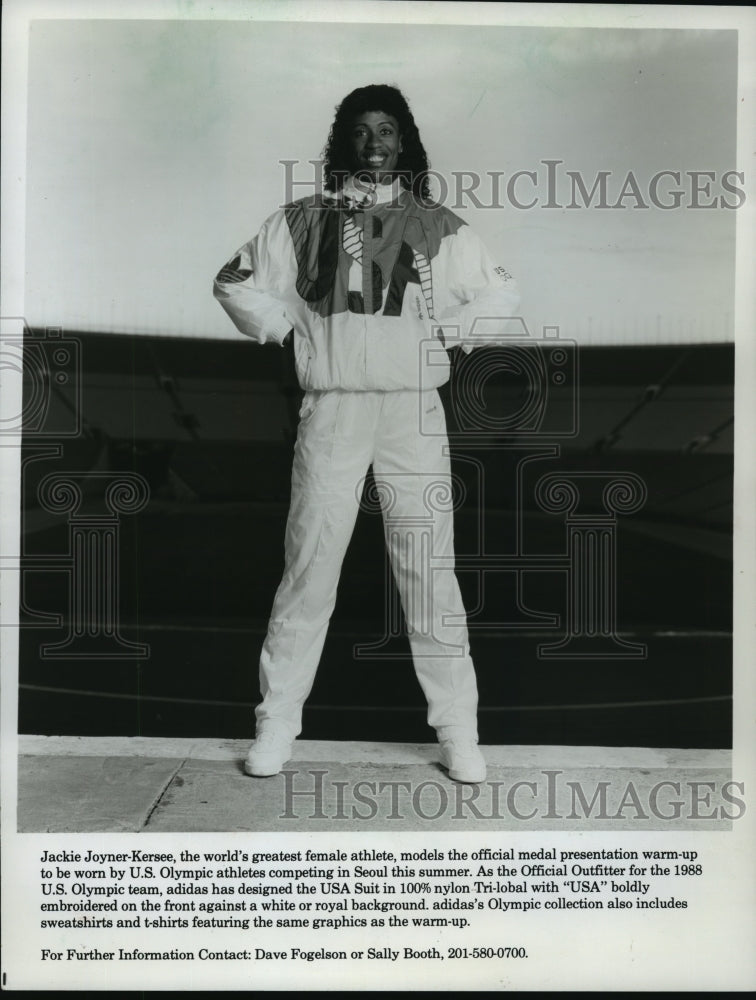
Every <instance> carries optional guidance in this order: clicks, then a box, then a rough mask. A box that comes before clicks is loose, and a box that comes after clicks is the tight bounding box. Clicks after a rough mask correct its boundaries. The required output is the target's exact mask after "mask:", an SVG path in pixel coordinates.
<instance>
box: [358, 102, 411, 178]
mask: <svg viewBox="0 0 756 1000" xmlns="http://www.w3.org/2000/svg"><path fill="white" fill-rule="evenodd" d="M350 142H351V146H352V154H353V158H354V169H355V172H356V171H360V172H361V173H368V174H370V175H371V177H372V178H373V180H374V181H376V182H379V183H381V184H388V183H390V182H391V181H392V180H393V176H392V175H393V171H395V170H396V168H397V164H398V162H399V154H400V153H401V151H402V137H401V135H400V134H399V124H398V122H397V120H396V118H394V117H393V116H392V115H388V114H386V113H385V112H383V111H366V112H365V114H363V115H358V116H357V117H356V118H355V119H354V122H353V123H352V129H351V132H350Z"/></svg>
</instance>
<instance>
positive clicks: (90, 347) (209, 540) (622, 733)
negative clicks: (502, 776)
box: [19, 333, 734, 747]
mask: <svg viewBox="0 0 756 1000" xmlns="http://www.w3.org/2000/svg"><path fill="white" fill-rule="evenodd" d="M65 340H66V342H67V343H68V344H69V345H73V347H72V351H73V357H74V361H75V364H74V365H73V366H71V365H70V364H69V366H68V368H67V369H66V370H65V371H64V372H63V373H62V375H61V371H60V370H59V368H60V365H59V362H58V361H56V355H55V354H54V348H55V343H53V344H52V346H51V342H50V340H49V338H48V339H47V340H45V338H44V337H42V338H41V339H40V338H37V339H36V340H32V341H31V348H30V349H33V350H34V351H36V357H37V359H38V360H39V359H43V361H44V363H40V364H37V365H36V375H35V366H34V365H27V379H26V382H25V387H26V408H25V419H26V434H25V439H24V440H25V447H24V463H23V464H24V468H23V476H22V507H23V524H22V534H23V539H22V546H23V548H22V553H23V558H22V595H23V597H22V612H21V621H22V626H24V627H22V631H21V644H20V680H21V690H20V697H19V731H20V732H22V733H40V734H65V735H142V736H214V737H224V738H242V737H248V736H251V735H252V734H253V732H254V726H253V717H252V709H253V706H254V704H255V703H256V702H257V700H259V690H258V685H257V659H258V656H259V651H260V647H261V644H262V641H263V638H264V634H265V625H266V621H267V617H268V614H269V611H270V607H271V605H272V601H273V595H274V592H275V589H276V586H277V585H278V582H279V579H280V574H281V569H282V566H283V533H284V525H285V519H286V513H287V507H288V494H289V475H290V466H291V452H292V447H293V440H294V434H295V431H296V415H297V412H298V408H299V401H300V398H301V392H300V390H299V389H298V387H297V385H296V381H295V379H294V375H293V363H292V357H291V354H290V352H289V351H288V350H283V351H282V350H281V349H279V348H273V347H272V348H268V347H263V348H261V347H259V346H256V345H251V344H249V343H247V342H237V341H226V342H219V341H217V340H212V341H210V340H208V341H200V340H178V339H175V338H162V339H161V338H157V337H148V336H126V335H124V336H113V335H107V336H104V335H102V336H101V335H96V334H84V333H81V334H66V338H65ZM56 343H57V342H56ZM58 346H59V345H58ZM57 357H58V359H59V358H60V356H59V355H58V356H57ZM471 357H472V358H474V357H475V355H472V356H471ZM573 362H574V368H573V367H571V368H570V372H571V373H572V372H574V374H570V375H569V377H568V380H567V384H565V385H563V386H562V387H561V388H558V389H557V388H555V387H553V386H548V387H546V390H545V395H544V396H543V399H542V403H541V407H542V411H543V412H542V416H543V422H542V429H541V433H540V434H536V433H528V434H525V433H520V434H517V433H515V434H507V435H502V436H500V437H495V438H494V440H493V446H491V442H490V441H489V446H488V447H477V446H475V445H474V443H473V441H472V438H471V437H470V435H469V433H468V434H467V435H461V436H460V435H457V434H455V433H454V432H455V431H456V430H457V429H458V422H457V414H458V411H457V409H455V399H454V395H453V394H454V392H455V391H457V388H458V386H459V385H460V379H461V378H462V377H463V375H464V372H463V371H457V372H455V373H454V374H453V377H452V383H451V384H450V385H449V386H446V387H444V389H443V390H442V396H443V398H444V403H445V406H446V410H447V417H448V421H449V429H450V432H452V455H453V472H454V474H455V475H456V476H457V477H459V479H460V481H461V482H463V483H464V486H465V490H466V494H467V496H466V498H465V499H464V502H463V503H462V504H461V506H460V507H459V508H458V510H457V513H456V536H457V540H456V550H457V554H458V556H461V555H464V554H465V553H470V552H473V551H474V546H475V544H476V531H477V525H478V510H479V507H482V509H483V511H484V515H485V525H486V527H485V545H486V551H487V552H489V553H511V552H512V551H514V546H515V545H516V526H517V506H518V504H517V498H516V494H515V488H514V484H515V481H516V469H517V466H518V463H519V462H520V461H521V460H522V459H523V458H524V457H525V456H527V455H532V454H533V449H534V448H538V447H540V448H547V446H549V445H551V446H556V445H558V449H557V448H555V447H554V448H553V450H552V453H551V454H548V451H544V452H543V455H542V457H541V459H540V460H539V461H536V462H534V463H532V464H531V465H529V466H528V467H527V471H526V473H525V474H524V477H523V485H524V491H523V497H522V503H521V504H520V506H521V508H522V538H523V542H524V550H525V551H526V552H527V554H528V555H534V554H540V555H542V556H544V557H545V558H546V562H547V563H548V557H549V556H555V555H559V554H563V553H564V552H565V545H566V534H565V532H566V528H565V519H564V515H562V514H553V513H552V514H549V513H544V512H543V511H542V510H541V509H540V508H539V507H538V505H537V504H536V502H535V500H534V499H533V487H534V484H535V480H536V479H537V478H538V477H539V476H540V475H543V474H544V473H550V472H559V471H562V472H573V473H574V472H578V471H581V470H582V471H592V472H599V473H607V474H610V473H612V472H631V473H634V474H635V475H636V476H639V477H640V478H641V479H642V480H643V481H644V482H645V484H646V487H647V491H648V497H647V500H646V502H645V504H644V506H643V507H642V508H641V509H640V510H638V511H637V512H635V513H632V514H629V515H627V516H623V515H620V516H619V518H618V520H617V528H616V531H617V558H616V587H617V589H616V621H617V630H618V633H619V634H620V636H621V637H622V638H623V639H625V640H626V641H628V642H635V643H644V644H645V645H646V656H645V658H640V659H617V658H588V657H580V658H572V659H545V658H543V657H542V656H539V653H538V649H539V646H541V645H543V644H548V643H555V642H558V641H559V640H560V638H561V637H562V636H563V635H564V619H565V610H566V600H567V597H566V592H567V577H566V574H565V572H563V571H562V570H559V569H556V570H554V569H551V570H548V569H547V570H546V571H535V570H533V571H527V572H523V573H522V574H521V585H522V590H521V593H520V599H521V601H524V604H525V605H526V606H527V608H528V609H529V610H530V611H531V612H532V614H531V615H528V614H526V613H524V612H523V611H522V609H520V610H518V606H517V592H516V587H515V574H514V573H513V572H511V571H510V572H499V573H489V574H487V575H486V587H485V595H484V599H483V602H482V607H481V610H480V612H479V613H477V614H473V615H471V618H470V626H471V628H470V640H471V647H472V653H473V657H474V660H475V663H476V668H477V672H478V681H479V689H480V736H481V742H483V743H497V744H507V743H514V744H586V745H613V746H620V745H632V746H667V747H672V746H678V747H729V746H730V745H731V737H732V729H731V700H730V696H731V691H732V640H731V633H732V473H733V435H732V413H733V391H732V386H733V366H734V348H733V347H732V345H716V346H714V345H701V346H676V347H667V346H663V347H637V346H635V347H613V348H607V347H595V348H581V349H580V350H579V353H578V352H575V354H574V356H571V365H572V363H573ZM464 363H468V364H469V363H470V361H469V360H467V361H466V362H465V361H462V360H460V362H459V364H464ZM56 366H58V367H56ZM64 367H65V366H64ZM40 372H41V373H42V374H41V375H40ZM56 373H57V374H56ZM57 375H61V379H60V381H58V379H57ZM63 376H65V377H63ZM35 378H36V379H37V382H36V383H35V381H34V380H35ZM40 378H41V380H42V381H41V382H40ZM77 392H80V399H77ZM527 392H528V386H527V385H526V384H525V381H524V380H523V377H522V373H521V372H520V373H518V372H517V371H514V370H512V371H510V372H509V373H500V374H499V375H497V376H494V377H493V378H492V379H491V380H490V381H489V382H487V383H486V385H485V406H486V407H487V412H488V413H489V414H490V415H491V416H492V417H494V418H497V417H498V418H500V419H502V420H503V419H504V418H506V415H507V414H516V413H517V412H519V411H520V410H521V409H522V407H523V406H524V405H525V403H526V402H527V400H526V397H527ZM38 398H42V399H43V405H42V406H41V407H40V406H38V405H36V403H35V402H34V401H35V400H38ZM573 401H576V403H577V406H578V413H579V424H578V427H577V433H576V434H575V435H574V436H572V437H566V438H560V437H559V436H558V432H559V429H560V428H562V429H563V428H565V427H566V426H569V414H570V412H571V406H572V403H573ZM30 403H34V405H33V406H31V407H30ZM523 412H524V411H523ZM78 416H81V417H82V419H81V421H80V423H79V424H77V419H78ZM515 424H516V420H515V421H514V424H513V425H512V426H515ZM515 429H516V427H515ZM528 430H530V431H532V428H528ZM471 457H472V458H473V459H474V462H471V461H470V459H471ZM475 463H477V464H475ZM481 469H482V470H483V471H482V475H483V477H484V482H485V489H484V490H483V491H481V489H480V486H479V482H480V475H481V473H480V470H481ZM127 471H133V472H137V473H139V474H140V475H141V476H143V477H144V478H145V480H146V481H147V482H148V484H149V501H148V502H147V503H146V505H145V506H144V507H143V508H142V509H141V510H140V511H139V512H137V513H135V514H131V515H122V516H121V517H120V519H119V521H118V528H117V531H118V533H119V536H118V555H117V558H116V561H117V574H116V575H117V579H118V582H119V593H118V595H117V601H116V604H117V621H116V622H114V623H111V624H112V625H113V627H114V628H115V630H116V631H117V632H118V634H119V635H120V636H121V637H122V638H123V639H124V640H128V641H132V642H142V643H147V644H148V645H149V656H147V657H142V658H140V657H136V656H134V655H129V652H128V650H124V649H122V650H121V651H122V658H119V659H111V658H109V657H108V656H102V655H99V656H98V655H93V656H84V655H80V653H81V651H83V650H89V651H91V650H92V649H95V647H96V643H93V642H89V643H88V644H87V642H86V641H84V642H83V643H81V642H79V644H78V646H77V647H76V648H73V647H72V651H71V655H70V657H68V658H49V657H48V656H47V655H46V654H45V652H44V647H45V646H46V645H48V644H54V643H60V642H61V641H63V640H64V639H65V638H66V636H67V635H68V634H69V633H70V631H71V628H72V627H73V626H72V621H71V618H72V615H73V614H74V611H75V609H73V608H72V607H71V593H72V588H73V584H72V581H71V579H70V574H69V573H68V571H67V570H66V563H65V558H66V556H67V555H70V545H71V544H72V542H71V537H70V534H69V532H70V530H71V529H70V524H71V521H70V518H69V517H68V515H67V514H65V513H51V512H50V511H49V510H46V509H45V508H44V506H43V505H42V504H41V503H40V498H39V495H38V492H37V490H38V485H39V483H40V482H41V480H42V479H43V478H44V477H45V476H46V475H48V474H50V473H60V472H70V474H71V476H72V477H73V478H75V479H77V480H78V481H79V482H80V483H81V484H82V487H83V489H84V494H85V501H84V503H83V504H82V507H81V509H80V510H79V512H78V514H79V516H86V515H90V516H98V515H102V514H103V512H104V511H105V507H104V505H103V503H102V483H103V482H104V479H102V477H99V478H98V477H97V476H93V475H91V474H92V473H94V472H97V473H108V472H127ZM600 512H601V511H600V505H597V506H596V507H595V511H594V513H597V514H598V513H600ZM588 513H590V510H589V511H588ZM56 557H62V559H60V558H59V560H58V562H56V561H55V560H56ZM385 566H386V563H385V554H384V549H383V537H382V525H381V518H380V515H377V514H370V513H368V512H367V511H362V512H361V513H360V516H359V518H358V523H357V528H356V531H355V534H354V538H353V540H352V544H351V547H350V549H349V552H348V554H347V558H346V561H345V564H344V570H343V573H342V578H341V584H340V589H339V596H338V601H337V606H336V610H335V613H334V616H333V620H332V624H331V629H330V632H329V636H328V639H327V641H326V646H325V650H324V654H323V658H322V661H321V666H320V670H319V673H318V677H317V680H316V683H315V687H314V689H313V692H312V694H311V696H310V699H309V701H308V703H307V706H306V708H305V715H304V730H303V734H302V735H303V737H304V738H314V739H329V738H336V739H376V740H397V741H405V740H407V741H428V740H430V739H432V738H433V734H432V732H431V730H429V728H428V727H427V724H426V722H425V703H424V699H423V696H422V693H421V691H420V689H419V686H418V684H417V681H416V679H415V676H414V672H413V670H412V665H411V661H410V659H409V657H408V645H407V642H406V639H405V638H404V637H403V636H401V637H397V638H394V639H392V640H391V642H390V644H389V645H388V646H387V647H386V648H385V649H383V650H382V652H384V653H388V654H389V656H388V657H386V656H384V657H383V658H381V659H374V658H368V659H365V658H356V657H355V654H354V647H355V645H356V644H367V643H370V642H376V641H377V640H379V639H380V638H381V636H382V634H383V623H384V619H385V606H386V596H385V593H384V591H385V582H384V581H385ZM459 580H460V586H461V587H462V591H463V596H464V598H465V603H466V605H467V607H468V608H472V607H474V606H475V605H476V603H477V602H478V598H479V596H480V594H479V588H478V584H477V579H476V575H475V574H474V573H471V572H460V574H459ZM43 614H47V615H59V616H61V617H60V620H59V622H58V624H50V623H49V622H48V624H47V626H46V627H41V621H40V616H41V615H43ZM549 615H550V616H551V619H550V621H551V623H549V621H548V620H546V621H544V616H549ZM94 616H95V617H96V614H95V615H94ZM539 616H540V619H539ZM491 622H498V623H499V625H498V626H497V627H496V628H491V627H490V623H491ZM86 624H87V623H86V622H85V623H84V630H85V631H86ZM90 624H91V623H90ZM100 624H102V623H100ZM486 624H488V625H489V627H482V626H484V625H486ZM95 631H97V625H96V624H95ZM77 650H78V652H77Z"/></svg>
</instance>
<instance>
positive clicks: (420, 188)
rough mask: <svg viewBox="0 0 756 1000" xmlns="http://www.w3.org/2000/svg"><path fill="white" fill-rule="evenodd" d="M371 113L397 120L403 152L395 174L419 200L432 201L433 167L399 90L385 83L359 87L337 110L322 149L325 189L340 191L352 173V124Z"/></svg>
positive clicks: (407, 105)
mask: <svg viewBox="0 0 756 1000" xmlns="http://www.w3.org/2000/svg"><path fill="white" fill-rule="evenodd" d="M368 111H383V112H384V114H388V115H391V116H392V117H393V118H396V121H397V123H398V125H399V133H400V135H401V137H402V152H401V153H400V154H399V162H398V164H397V171H396V173H397V175H398V176H399V177H400V178H401V181H402V183H403V184H404V186H405V187H406V188H408V189H409V190H410V191H412V192H413V194H414V195H415V196H416V197H418V198H420V199H422V200H423V201H430V200H431V198H430V185H429V183H428V175H427V174H428V169H429V166H430V164H429V162H428V156H427V154H426V152H425V149H424V148H423V144H422V142H421V141H420V133H419V132H418V130H417V125H415V119H414V118H413V117H412V112H411V111H410V108H409V104H408V103H407V100H406V98H405V97H404V94H402V92H401V90H399V89H398V87H391V86H389V85H388V84H382V83H375V84H371V85H370V86H368V87H358V88H357V90H353V91H352V93H351V94H348V95H347V96H346V97H345V98H344V100H343V101H342V102H341V104H340V105H339V106H338V107H337V108H336V117H335V119H334V121H333V124H332V125H331V130H330V132H329V133H328V142H327V143H326V145H325V149H324V150H323V161H324V162H323V170H324V173H325V185H326V188H328V190H330V191H339V190H341V187H342V185H343V183H344V181H345V180H346V178H347V177H348V176H349V174H351V173H352V165H353V153H352V147H351V144H350V139H351V128H352V122H353V121H354V119H355V118H356V117H357V116H358V115H362V114H365V113H366V112H368Z"/></svg>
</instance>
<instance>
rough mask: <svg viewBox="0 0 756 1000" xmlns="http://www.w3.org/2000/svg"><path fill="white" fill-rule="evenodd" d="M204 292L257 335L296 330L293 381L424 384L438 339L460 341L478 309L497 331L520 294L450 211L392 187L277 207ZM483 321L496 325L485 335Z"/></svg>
mask: <svg viewBox="0 0 756 1000" xmlns="http://www.w3.org/2000/svg"><path fill="white" fill-rule="evenodd" d="M213 290H214V294H215V296H216V298H217V299H218V300H219V301H220V303H221V305H222V306H223V308H224V309H225V310H226V312H227V313H228V315H229V316H230V318H231V319H232V321H233V322H234V324H235V326H236V327H237V329H238V330H240V331H241V333H243V334H246V335H247V336H249V337H251V338H252V339H253V340H255V341H257V342H259V343H266V342H268V341H273V342H276V343H282V342H283V339H284V337H285V336H286V334H287V333H288V332H289V331H290V330H292V329H293V330H294V355H295V361H296V371H297V377H298V379H299V383H300V385H301V386H302V388H303V389H307V390H312V389H315V390H322V389H335V388H340V389H350V390H360V389H372V390H375V389H379V390H392V389H420V388H422V389H432V388H436V387H438V386H439V385H442V384H443V383H444V382H446V381H447V379H448V377H449V359H448V355H447V353H446V350H444V348H445V347H447V348H448V347H451V346H454V344H457V343H459V344H461V346H462V347H463V349H465V350H469V349H471V348H472V346H474V345H475V343H477V341H475V340H473V339H471V334H472V331H473V325H474V323H475V320H476V319H478V318H485V319H486V320H487V321H488V322H487V339H486V341H485V342H486V343H494V342H495V330H496V324H497V323H498V324H499V325H500V328H501V334H502V339H504V329H505V326H506V318H508V317H512V316H514V315H515V314H516V310H517V307H518V305H519V296H518V293H517V289H516V285H515V283H514V281H513V280H512V278H511V277H510V275H509V274H508V272H507V271H505V270H504V269H503V268H501V267H496V266H495V265H494V263H493V262H492V260H491V258H490V256H489V254H488V251H487V250H486V248H485V246H484V245H483V243H482V242H481V241H480V239H479V238H478V237H477V236H476V235H475V233H474V232H473V231H472V230H471V229H470V227H469V226H468V225H467V224H466V223H465V222H464V221H463V220H462V219H460V218H459V217H458V216H457V215H455V214H454V213H453V212H451V211H449V209H447V208H445V207H444V206H441V205H434V204H424V203H420V202H418V200H416V199H415V198H414V197H413V195H412V194H411V193H410V192H409V191H407V190H404V189H402V190H401V191H398V192H397V197H396V198H395V199H394V200H393V201H389V202H383V203H378V204H375V205H371V206H369V207H365V208H355V207H354V205H353V204H350V203H349V202H347V201H345V200H344V199H340V198H339V197H337V196H334V197H328V196H322V197H321V196H310V197H308V198H303V199H300V200H298V201H295V202H293V203H291V204H290V205H287V206H286V207H285V208H283V209H280V210H279V211H277V212H275V213H274V214H273V215H271V216H270V218H268V219H267V221H266V222H265V223H264V225H263V226H262V228H261V230H260V232H259V233H258V234H257V236H255V237H254V238H253V239H252V240H250V241H249V242H248V243H245V244H244V246H243V247H241V248H240V249H239V250H238V251H237V252H236V254H234V256H233V257H232V259H231V260H230V261H229V262H228V263H227V264H226V265H225V266H224V267H223V268H221V270H220V272H219V273H218V275H217V276H216V279H215V283H214V289H213ZM491 322H493V323H494V327H493V330H494V339H493V340H492V339H491V336H492V326H491Z"/></svg>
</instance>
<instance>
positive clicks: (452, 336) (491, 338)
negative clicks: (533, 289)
mask: <svg viewBox="0 0 756 1000" xmlns="http://www.w3.org/2000/svg"><path fill="white" fill-rule="evenodd" d="M447 240H448V243H449V246H448V259H447V270H446V300H447V305H446V308H444V309H443V310H442V311H441V314H440V315H439V316H438V317H437V322H438V323H439V324H440V325H441V328H442V330H443V333H444V339H445V340H446V344H447V347H454V346H455V345H461V347H462V350H463V351H465V353H469V352H470V351H471V350H472V349H473V348H474V347H482V346H486V345H495V344H501V343H503V342H505V341H506V340H507V339H508V337H507V333H508V330H509V331H510V332H509V336H510V337H511V323H510V321H511V320H512V319H514V318H516V317H517V316H518V310H519V307H520V293H519V291H518V289H517V284H516V282H515V280H514V278H513V277H512V276H511V274H509V272H508V271H507V270H505V269H504V268H503V267H497V266H496V265H495V264H494V262H493V260H492V259H491V257H490V255H489V253H488V250H487V249H486V247H485V245H484V244H483V243H482V241H481V240H480V238H479V237H478V236H476V235H475V233H474V232H473V231H472V229H471V228H470V227H469V226H467V225H464V226H461V227H460V228H459V229H458V230H457V232H456V233H455V234H454V235H453V236H451V237H447ZM445 242H446V241H445Z"/></svg>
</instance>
